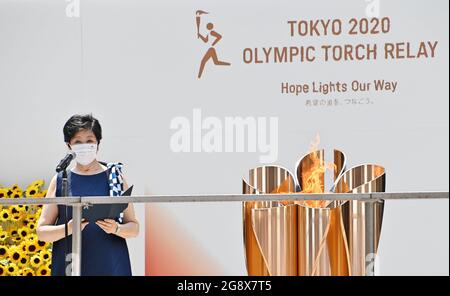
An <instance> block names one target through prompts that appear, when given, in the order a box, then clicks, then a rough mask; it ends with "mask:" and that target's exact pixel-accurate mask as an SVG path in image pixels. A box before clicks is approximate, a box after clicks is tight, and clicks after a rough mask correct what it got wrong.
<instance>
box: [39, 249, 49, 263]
mask: <svg viewBox="0 0 450 296" xmlns="http://www.w3.org/2000/svg"><path fill="white" fill-rule="evenodd" d="M41 258H42V260H44V261H46V262H48V261H51V259H52V252H50V251H49V250H43V251H41Z"/></svg>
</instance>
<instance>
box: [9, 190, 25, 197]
mask: <svg viewBox="0 0 450 296" xmlns="http://www.w3.org/2000/svg"><path fill="white" fill-rule="evenodd" d="M22 196H23V191H22V190H20V189H16V190H13V192H12V194H11V196H10V197H11V198H21V197H22Z"/></svg>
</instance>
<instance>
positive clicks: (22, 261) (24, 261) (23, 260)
mask: <svg viewBox="0 0 450 296" xmlns="http://www.w3.org/2000/svg"><path fill="white" fill-rule="evenodd" d="M29 259H30V258H29V257H28V256H27V255H26V254H24V253H21V254H20V258H19V260H18V262H17V263H18V264H19V266H20V267H26V266H27V265H28V261H29Z"/></svg>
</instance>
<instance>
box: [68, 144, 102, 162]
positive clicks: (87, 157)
mask: <svg viewBox="0 0 450 296" xmlns="http://www.w3.org/2000/svg"><path fill="white" fill-rule="evenodd" d="M72 151H73V152H75V154H76V157H75V160H76V162H78V163H79V164H81V165H88V164H90V163H91V162H93V161H94V160H95V159H97V144H76V145H73V146H72Z"/></svg>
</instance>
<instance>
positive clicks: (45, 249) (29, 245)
mask: <svg viewBox="0 0 450 296" xmlns="http://www.w3.org/2000/svg"><path fill="white" fill-rule="evenodd" d="M43 186H44V181H43V180H37V181H34V182H32V183H31V184H30V185H28V187H26V190H23V189H22V188H20V187H19V185H18V184H14V185H13V186H11V187H10V188H3V187H1V186H0V198H17V199H20V198H43V197H45V196H46V195H47V190H44V189H43V188H42V187H43ZM41 211H42V205H40V206H37V205H33V206H29V205H14V206H0V276H5V275H7V276H48V275H50V274H51V257H52V253H51V244H48V243H45V242H42V241H39V240H38V237H37V235H36V224H37V220H38V219H39V217H40V215H41Z"/></svg>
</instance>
